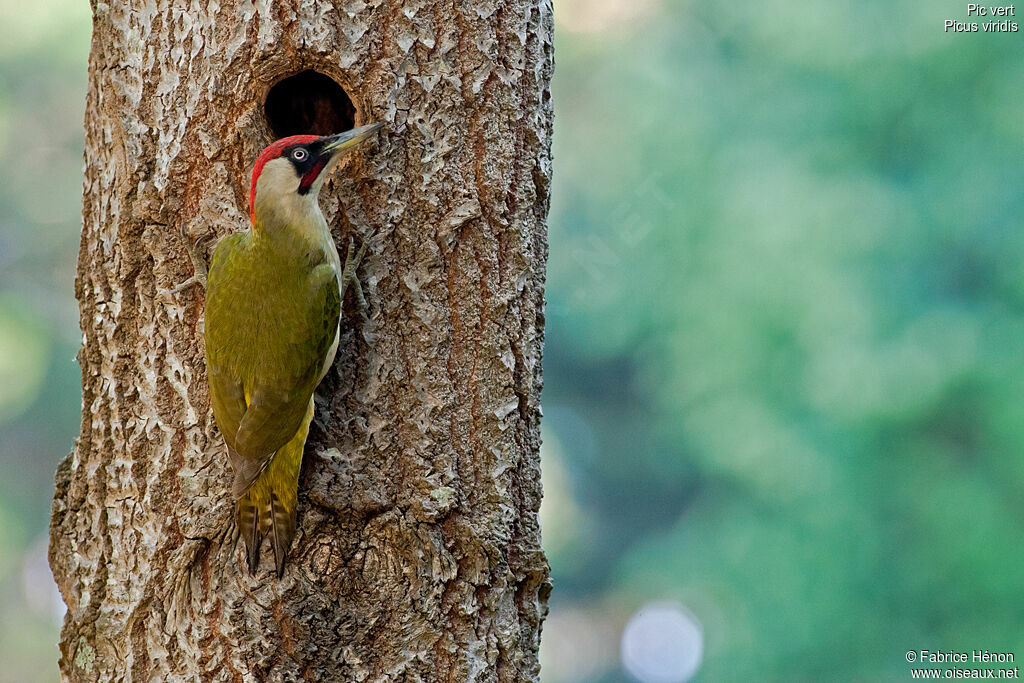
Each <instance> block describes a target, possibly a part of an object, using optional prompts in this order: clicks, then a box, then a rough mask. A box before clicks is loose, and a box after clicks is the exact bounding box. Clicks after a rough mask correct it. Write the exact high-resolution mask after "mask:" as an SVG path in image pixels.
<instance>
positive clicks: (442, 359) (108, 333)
mask: <svg viewBox="0 0 1024 683" xmlns="http://www.w3.org/2000/svg"><path fill="white" fill-rule="evenodd" d="M185 6H186V3H182V2H175V1H174V0H123V1H111V2H103V1H102V0H93V14H94V17H93V21H94V34H93V41H92V53H91V56H90V60H89V94H88V100H87V109H86V124H85V125H86V149H85V189H84V207H83V220H84V225H83V230H82V243H81V251H80V255H79V263H78V278H77V282H76V294H77V297H78V300H79V302H80V306H81V325H82V332H83V348H82V350H81V352H80V354H79V362H80V363H81V366H82V389H83V400H82V432H81V435H80V437H79V439H78V442H77V444H76V447H75V450H74V452H73V453H72V454H71V455H69V456H68V457H67V458H66V459H65V460H64V461H63V462H62V463H61V465H60V467H59V469H58V472H57V491H56V495H55V497H54V503H53V515H52V521H51V548H50V562H51V565H52V567H53V572H54V575H55V577H56V579H57V583H58V585H59V586H60V590H61V593H62V595H63V596H64V600H65V601H66V602H67V605H68V612H67V616H66V617H65V622H64V628H63V632H62V634H61V642H60V651H61V659H60V668H61V672H62V675H63V676H64V678H65V679H70V680H110V679H130V680H238V681H262V680H324V681H349V680H359V681H362V680H366V681H376V680H444V681H466V680H500V681H511V680H535V679H537V677H538V668H539V667H538V662H537V648H538V644H539V636H540V628H541V621H542V619H543V617H544V615H545V613H546V609H547V608H546V600H547V595H548V593H549V592H550V584H549V583H548V580H547V575H548V570H547V562H546V560H545V558H544V555H543V552H542V551H541V547H540V532H539V528H538V524H537V510H538V507H539V505H540V497H541V491H540V469H539V444H540V433H539V420H540V406H539V397H540V388H541V370H540V368H541V364H540V359H541V346H542V341H543V321H544V313H543V311H544V302H543V285H544V268H545V261H546V256H547V243H546V234H547V231H546V225H545V221H546V216H547V209H548V188H549V180H550V151H549V150H550V137H551V121H552V112H551V100H550V95H549V92H548V83H549V79H550V76H551V69H552V47H551V32H552V19H551V4H550V0H507V1H505V2H498V1H497V0H491V1H490V2H488V1H487V0H484V1H483V2H480V1H474V2H465V3H452V4H444V3H430V2H425V1H424V0H413V1H411V2H399V1H397V0H350V1H349V2H345V3H342V2H336V3H334V4H331V3H316V2H298V1H296V2H267V1H265V0H259V1H257V2H255V3H251V2H242V1H240V0H221V2H220V3H219V4H218V3H217V2H215V1H214V0H210V1H209V2H198V1H195V0H194V1H193V2H191V3H188V4H187V7H188V9H183V8H184V7H185ZM304 70H314V71H316V72H319V73H321V74H324V75H326V76H329V77H330V78H331V79H333V80H334V81H336V82H337V83H339V84H341V86H343V87H344V89H345V91H346V92H347V93H348V96H349V97H350V98H351V102H352V105H353V108H352V109H350V110H349V114H348V116H350V117H352V112H353V111H354V119H355V121H354V123H355V124H356V125H360V124H363V123H368V122H370V121H384V122H385V123H386V128H385V130H383V131H382V132H381V133H380V134H379V138H378V142H377V143H376V144H371V145H368V146H367V147H365V148H363V149H361V150H359V151H357V152H355V153H354V154H353V155H351V156H352V158H351V159H350V160H349V161H348V162H347V164H346V165H345V166H344V167H343V168H342V169H341V170H340V171H339V172H338V173H336V174H335V176H334V178H333V180H332V181H330V182H329V183H328V187H327V188H325V190H324V192H323V194H322V196H321V205H322V206H323V208H324V212H325V215H326V216H327V219H328V223H329V224H330V225H331V226H332V229H333V230H334V234H335V238H336V241H337V242H338V244H347V241H348V238H349V237H350V236H352V237H354V238H355V240H356V242H357V243H358V242H361V241H364V242H366V243H367V244H368V245H369V248H368V252H367V257H366V259H365V260H364V266H363V267H362V268H361V269H360V277H361V280H362V282H363V286H364V289H365V291H366V296H367V299H368V302H369V307H368V309H367V310H366V314H367V316H368V318H364V317H363V316H362V315H361V314H360V313H359V311H358V310H356V306H355V304H354V299H353V298H351V297H349V298H348V299H347V301H346V303H345V313H344V319H343V328H342V329H343V332H342V338H341V343H340V345H339V350H338V358H337V361H336V362H335V367H334V369H333V370H332V371H331V372H330V373H329V374H328V376H327V378H326V379H325V380H324V382H323V384H321V386H320V388H319V390H318V399H317V411H316V418H315V420H314V426H313V429H312V431H311V435H310V440H309V443H308V444H307V448H306V455H305V459H304V464H303V473H302V477H301V479H300V484H299V513H298V514H299V528H298V532H297V536H296V539H295V543H294V544H293V545H292V548H291V552H290V555H289V558H288V566H287V570H286V572H285V575H284V578H283V579H278V578H277V577H276V575H275V574H274V572H273V571H272V569H271V566H272V562H271V561H270V559H269V550H268V548H267V547H266V546H264V558H263V562H264V564H263V570H262V571H261V572H260V573H259V574H258V575H256V576H254V577H251V576H249V575H248V574H247V573H246V572H245V571H244V564H243V557H242V547H241V544H237V545H236V542H235V540H236V539H235V537H234V536H233V534H232V533H231V531H230V520H231V517H232V500H231V494H230V480H231V475H230V468H229V466H228V459H227V453H226V448H225V446H224V442H223V439H222V438H221V436H220V434H219V433H218V431H217V429H216V426H215V424H214V421H213V416H212V413H211V411H210V409H209V401H208V394H207V385H206V375H205V369H204V361H203V341H202V340H203V324H202V320H203V318H202V312H203V293H202V291H201V290H200V289H194V290H191V291H186V292H185V293H183V294H178V295H177V296H175V297H173V298H167V297H164V296H162V295H161V294H160V292H161V290H162V289H165V288H168V287H171V286H172V285H173V284H174V283H176V282H179V281H181V280H183V279H184V278H186V277H187V276H188V275H190V274H191V270H192V268H191V264H190V261H189V259H188V257H187V254H186V245H187V244H188V243H191V242H192V241H194V240H196V239H197V238H199V237H202V236H205V235H209V236H211V237H221V236H223V235H225V234H227V233H229V232H233V231H237V230H241V229H243V228H244V227H245V226H246V225H247V222H248V216H247V192H248V183H249V172H250V170H251V165H252V162H253V160H254V159H255V157H256V155H257V153H258V152H259V150H260V149H261V148H262V147H263V146H264V145H265V144H267V143H268V142H270V141H271V140H272V139H273V138H274V137H275V136H274V135H273V133H272V132H271V123H272V122H271V123H268V120H267V113H268V109H267V108H265V106H264V102H265V100H266V98H267V96H268V92H269V91H270V89H271V87H272V86H273V85H274V84H275V83H277V82H278V81H280V80H281V79H283V78H285V77H287V76H291V75H294V74H296V73H298V72H302V71H304ZM300 89H301V88H300ZM306 95H309V93H306ZM283 97H285V98H286V99H287V98H288V97H291V98H293V100H292V101H290V102H285V103H284V106H283V107H277V108H278V109H280V110H281V111H284V112H285V113H284V114H280V116H282V117H284V119H287V120H285V122H284V123H283V124H281V125H282V126H285V127H287V126H291V127H292V128H294V130H292V131H291V132H302V131H303V130H306V131H311V132H316V133H326V132H336V131H333V130H316V128H317V126H320V127H324V126H327V124H331V123H333V124H337V122H338V121H340V120H342V119H344V115H345V114H344V112H343V111H341V110H343V109H344V107H341V108H340V109H337V110H336V111H335V110H331V108H330V106H329V103H328V104H324V102H326V101H327V100H325V99H324V98H323V97H319V96H317V95H316V94H315V93H314V94H313V95H309V96H308V97H307V98H306V99H305V100H303V97H304V95H302V93H298V94H296V93H291V94H289V95H286V96H283ZM318 97H319V99H318ZM277 104H279V103H277ZM277 104H275V107H276V106H277ZM289 106H291V109H289ZM324 107H326V108H327V109H326V110H325V109H324ZM275 110H276V109H275ZM324 111H327V113H326V114H325V113H324ZM332 111H333V113H332ZM339 111H341V113H340V114H339V113H338V112H339ZM289 112H290V113H289ZM289 117H291V118H289ZM325 117H326V118H325ZM332 117H333V118H332ZM339 117H341V118H339ZM272 118H273V115H272ZM318 121H319V123H318ZM325 122H326V123H325ZM349 123H351V121H350V122H349ZM274 127H275V129H276V128H277V126H274ZM328 127H329V126H328ZM207 248H208V247H207ZM245 333H246V331H245V330H239V331H238V334H243V335H244V334H245Z"/></svg>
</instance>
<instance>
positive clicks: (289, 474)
mask: <svg viewBox="0 0 1024 683" xmlns="http://www.w3.org/2000/svg"><path fill="white" fill-rule="evenodd" d="M312 418H313V399H312V397H311V398H310V400H309V409H308V410H307V411H306V416H305V417H304V418H303V420H302V424H301V425H300V426H299V431H298V432H297V433H296V434H295V436H294V437H292V439H291V441H289V442H288V443H286V444H285V445H284V446H282V447H281V448H279V449H278V450H277V452H276V453H274V455H273V456H271V458H270V461H269V462H268V463H267V464H266V466H265V467H264V468H263V470H262V472H260V473H259V475H258V476H256V477H255V478H254V479H253V480H252V483H251V484H250V485H249V486H248V487H247V488H246V489H245V490H244V491H243V492H241V494H240V495H239V497H238V500H237V502H236V503H235V521H236V523H237V524H238V529H239V532H240V533H241V536H242V539H243V540H244V541H245V556H246V560H247V562H248V565H249V573H250V574H255V573H256V569H257V568H258V567H259V564H260V548H261V546H262V545H263V538H264V537H266V536H269V537H270V543H271V546H272V547H273V549H274V565H275V567H276V568H277V575H278V576H282V575H283V574H284V560H285V555H286V554H287V553H288V548H289V547H291V544H292V538H293V537H294V536H295V508H296V506H297V500H296V497H297V494H298V487H299V467H300V465H301V464H302V449H303V447H304V446H305V444H306V436H307V435H308V434H309V423H310V421H311V420H312Z"/></svg>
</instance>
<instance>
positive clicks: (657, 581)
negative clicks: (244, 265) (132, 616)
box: [0, 0, 1024, 683]
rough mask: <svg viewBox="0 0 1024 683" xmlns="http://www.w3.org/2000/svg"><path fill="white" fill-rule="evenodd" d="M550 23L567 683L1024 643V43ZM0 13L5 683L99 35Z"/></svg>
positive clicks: (39, 487)
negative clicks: (93, 42)
mask: <svg viewBox="0 0 1024 683" xmlns="http://www.w3.org/2000/svg"><path fill="white" fill-rule="evenodd" d="M555 12H556V60H557V69H556V76H555V82H554V91H555V105H556V118H557V120H556V133H555V161H556V163H555V182H554V200H553V205H552V211H551V226H550V242H551V260H550V265H549V287H548V315H547V347H546V352H545V360H544V366H545V389H544V413H545V417H544V449H543V467H544V484H545V501H544V507H543V509H542V522H543V533H544V544H545V547H546V548H547V551H548V554H549V557H550V560H551V565H552V578H553V581H554V584H555V590H554V592H553V594H552V597H551V615H550V617H549V619H548V621H547V624H546V626H545V628H544V641H543V642H544V644H543V647H542V659H543V665H544V670H543V675H542V678H543V680H544V681H546V682H547V683H568V682H575V681H580V682H582V681H598V682H600V681H620V680H630V679H631V678H633V679H637V680H641V681H650V682H652V683H662V682H668V681H674V680H681V679H683V678H685V677H686V676H687V675H688V674H689V673H691V672H692V671H693V670H694V668H695V667H699V669H698V671H697V674H696V678H697V679H698V680H706V681H719V680H749V679H753V680H780V681H792V680H907V679H909V668H910V665H909V664H907V663H906V661H905V659H904V655H905V652H906V651H907V650H908V649H925V648H927V649H932V650H946V649H953V650H971V649H975V648H986V649H989V650H997V651H999V650H1002V651H1015V652H1016V653H1017V654H1018V655H1019V656H1024V628H1022V626H1024V578H1022V575H1024V495H1022V494H1024V486H1022V482H1024V459H1022V457H1021V451H1022V448H1024V231H1022V229H1021V228H1022V215H1024V192H1022V190H1021V188H1022V187H1024V163H1022V160H1024V116H1022V105H1024V96H1022V86H1024V46H1022V41H1024V32H1021V33H1013V34H995V35H991V34H983V33H976V34H957V35H954V34H952V33H944V32H943V21H944V20H945V19H957V20H961V21H962V20H964V19H965V14H966V3H961V2H959V0H957V1H956V2H952V1H950V0H942V1H941V2H929V1H928V0H916V1H910V0H889V1H885V2H883V1H881V0H861V1H860V2H856V3H854V2H840V1H837V0H832V1H828V2H822V3H816V4H810V3H794V2H789V1H783V0H764V1H758V2H741V3H734V2H720V1H718V0H558V2H556V8H555ZM0 15H2V16H3V21H2V24H3V25H2V26H0V468H2V472H3V473H4V474H3V475H2V476H0V660H2V662H3V665H2V666H0V681H49V680H55V679H56V678H57V671H56V666H55V659H56V656H57V651H56V647H55V642H56V639H57V634H58V629H59V621H60V614H61V605H60V602H59V598H58V597H56V595H55V592H54V590H53V588H52V580H51V578H50V575H49V571H48V569H47V565H46V534H47V520H48V514H49V507H50V497H51V494H52V487H53V483H52V474H53V470H54V468H55V467H56V464H57V462H58V461H59V459H60V458H61V457H62V456H63V455H64V454H65V453H67V452H68V451H69V450H70V449H71V448H72V444H73V440H74V438H75V435H76V434H77V431H78V421H79V418H78V411H79V408H80V391H79V370H78V366H77V365H76V364H75V363H74V361H73V358H74V356H75V353H76V351H77V347H78V344H79V339H80V333H79V331H78V319H77V308H76V304H75V301H74V299H73V294H72V282H73V277H74V270H75V252H76V249H77V244H78V232H79V216H80V191H81V164H82V161H81V159H82V154H81V150H82V125H81V120H82V111H83V98H84V93H85V87H86V58H87V53H88V44H89V30H90V24H89V21H90V19H89V8H88V4H87V3H86V2H85V0H45V2H35V3H32V2H19V1H16V0H0ZM1020 23H1021V24H1022V27H1024V18H1022V19H1021V20H1020Z"/></svg>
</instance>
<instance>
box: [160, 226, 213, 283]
mask: <svg viewBox="0 0 1024 683" xmlns="http://www.w3.org/2000/svg"><path fill="white" fill-rule="evenodd" d="M206 239H208V238H207V237H205V236H204V237H200V238H198V239H197V240H196V241H195V242H194V243H192V244H191V245H190V246H188V247H187V249H188V257H189V258H190V259H191V260H192V270H193V274H192V277H190V278H189V279H187V280H185V281H184V282H179V283H178V284H177V285H175V286H174V287H171V288H170V289H165V290H163V292H162V293H163V294H164V295H165V296H174V295H175V294H179V293H181V292H184V291H185V290H186V289H188V288H189V287H191V286H193V285H200V286H201V287H202V288H203V289H206V257H205V254H204V252H203V249H202V248H200V246H199V245H200V244H201V243H202V242H204V241H206Z"/></svg>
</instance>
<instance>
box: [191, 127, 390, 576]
mask: <svg viewBox="0 0 1024 683" xmlns="http://www.w3.org/2000/svg"><path fill="white" fill-rule="evenodd" d="M383 125H384V124H382V123H371V124H370V125H367V126H363V127H361V128H356V129H354V130H350V131H347V132H345V133H339V134H337V135H329V136H325V137H318V136H315V135H295V136H292V137H287V138H283V139H281V140H277V141H276V142H274V143H272V144H271V145H269V146H268V147H267V148H266V149H264V150H263V152H262V153H261V154H260V155H259V157H258V158H257V159H256V164H255V166H254V167H253V171H252V184H251V186H250V191H249V217H250V223H251V225H250V228H249V229H248V230H245V231H242V232H237V233H233V234H230V235H227V236H225V237H224V238H223V239H221V240H220V242H219V243H218V244H217V247H216V248H215V250H214V253H213V259H212V262H211V264H210V268H209V274H208V275H205V274H204V273H203V272H201V271H202V270H205V268H204V267H203V266H202V263H201V259H198V258H196V257H195V256H194V255H193V259H192V260H193V262H194V263H195V265H196V273H195V275H194V276H193V277H192V278H190V279H189V280H188V281H186V282H185V283H182V285H179V286H178V287H176V288H175V289H174V290H171V291H172V292H177V291H180V290H181V289H182V288H183V287H184V286H186V285H188V284H192V282H200V283H202V282H203V281H204V280H205V284H206V308H205V315H206V325H205V327H206V370H207V374H208V378H209V386H210V401H211V403H212V404H213V415H214V418H215V419H216V422H217V426H218V427H219V428H220V431H221V434H223V435H224V441H225V442H227V448H228V456H229V459H230V462H231V468H232V470H233V472H234V483H233V485H232V494H233V496H234V499H235V522H236V524H237V526H238V530H239V532H240V535H241V537H242V539H243V540H244V542H245V550H246V560H247V564H248V568H249V572H250V573H255V572H256V570H257V568H258V566H259V559H260V548H261V546H262V542H263V539H264V538H265V537H269V538H270V543H271V545H272V547H273V551H274V564H275V566H276V569H277V574H278V576H281V575H283V573H284V563H285V556H286V554H287V552H288V549H289V547H290V545H291V541H292V537H293V536H294V535H295V512H296V497H297V494H298V482H299V466H300V464H301V462H302V451H303V447H304V445H305V443H306V437H307V435H308V434H309V424H310V421H311V420H312V418H313V391H314V390H315V389H316V387H317V385H318V384H319V383H320V380H321V379H323V377H324V375H325V374H326V373H327V370H328V369H329V368H330V367H331V363H332V362H333V360H334V355H335V352H336V351H337V348H338V336H339V333H340V324H341V323H340V320H341V303H342V300H343V299H344V296H345V290H346V288H347V287H348V286H349V285H352V288H353V289H354V290H355V293H356V295H357V297H358V299H359V301H360V302H361V303H363V304H364V305H365V302H363V297H362V291H361V289H360V287H359V280H358V278H357V277H356V268H357V267H358V266H359V262H360V260H361V258H362V256H363V253H364V252H365V249H366V246H365V243H364V244H363V246H362V247H361V248H360V249H359V251H358V253H356V254H355V255H353V253H352V251H353V249H352V241H351V240H350V241H349V244H348V252H347V254H346V259H345V264H344V266H342V264H341V260H340V258H339V256H338V250H337V249H336V247H335V245H334V240H333V239H332V238H331V232H330V230H329V229H328V227H327V221H326V220H325V219H324V216H323V213H321V211H320V206H319V204H318V202H317V198H318V196H319V193H320V188H321V187H322V186H323V183H324V180H325V178H326V177H327V175H328V174H329V173H330V171H331V170H332V169H333V167H334V166H335V164H337V162H338V160H339V159H340V158H341V157H343V156H344V155H345V153H346V152H348V151H350V150H351V149H353V148H354V147H355V146H356V145H358V144H359V143H361V142H363V141H365V140H368V139H369V138H370V137H371V136H372V135H373V134H374V133H376V132H377V131H378V130H379V129H380V128H381V127H382V126H383Z"/></svg>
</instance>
